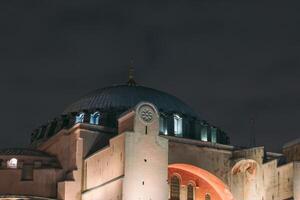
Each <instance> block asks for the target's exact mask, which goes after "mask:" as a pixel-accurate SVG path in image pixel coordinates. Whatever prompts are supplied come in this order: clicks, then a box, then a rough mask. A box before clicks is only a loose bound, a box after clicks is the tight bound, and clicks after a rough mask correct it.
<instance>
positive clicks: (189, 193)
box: [187, 184, 194, 200]
mask: <svg viewBox="0 0 300 200" xmlns="http://www.w3.org/2000/svg"><path fill="white" fill-rule="evenodd" d="M187 200H194V187H193V185H192V184H189V185H188V187H187Z"/></svg>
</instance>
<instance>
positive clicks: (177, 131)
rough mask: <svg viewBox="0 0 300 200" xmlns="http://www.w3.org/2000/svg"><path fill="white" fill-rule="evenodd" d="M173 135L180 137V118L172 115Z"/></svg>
mask: <svg viewBox="0 0 300 200" xmlns="http://www.w3.org/2000/svg"><path fill="white" fill-rule="evenodd" d="M174 134H175V136H182V118H181V117H180V116H179V115H174Z"/></svg>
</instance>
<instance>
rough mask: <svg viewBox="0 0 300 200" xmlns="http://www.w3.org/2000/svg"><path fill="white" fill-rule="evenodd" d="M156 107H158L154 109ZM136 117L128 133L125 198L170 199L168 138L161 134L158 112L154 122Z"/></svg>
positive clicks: (129, 199) (131, 199)
mask: <svg viewBox="0 0 300 200" xmlns="http://www.w3.org/2000/svg"><path fill="white" fill-rule="evenodd" d="M154 110H155V109H154ZM138 112H139V107H138V108H137V109H136V112H135V113H136V114H135V118H134V132H125V133H124V134H125V177H124V187H123V200H150V199H152V200H167V199H168V183H167V179H168V140H167V139H165V138H162V137H160V136H159V135H158V133H159V120H158V113H157V111H154V112H155V113H153V115H152V116H153V120H152V122H151V123H143V122H142V121H141V119H140V118H139V114H138Z"/></svg>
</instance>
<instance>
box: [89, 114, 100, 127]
mask: <svg viewBox="0 0 300 200" xmlns="http://www.w3.org/2000/svg"><path fill="white" fill-rule="evenodd" d="M99 118H100V113H99V112H94V113H92V114H91V115H90V124H95V125H99Z"/></svg>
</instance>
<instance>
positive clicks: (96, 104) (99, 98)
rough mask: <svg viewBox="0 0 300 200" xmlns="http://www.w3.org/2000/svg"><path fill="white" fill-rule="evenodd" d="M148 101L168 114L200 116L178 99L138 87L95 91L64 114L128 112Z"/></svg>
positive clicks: (72, 105)
mask: <svg viewBox="0 0 300 200" xmlns="http://www.w3.org/2000/svg"><path fill="white" fill-rule="evenodd" d="M141 101H147V102H150V103H153V104H154V105H156V107H157V108H158V109H159V110H160V111H163V112H167V113H181V114H185V115H187V116H191V117H196V118H198V114H197V113H196V112H194V111H193V110H192V109H191V108H190V107H189V106H187V105H186V104H185V103H184V102H182V101H181V100H179V99H178V98H176V97H174V96H172V95H170V94H167V93H165V92H162V91H159V90H155V89H152V88H148V87H143V86H138V85H117V86H111V87H105V88H102V89H98V90H95V91H93V92H91V93H89V94H87V95H86V96H84V97H82V98H80V99H79V100H78V101H76V102H75V103H73V104H71V105H70V106H69V107H67V109H66V110H65V111H64V114H67V113H71V112H80V111H83V110H97V109H98V110H101V111H110V110H111V109H114V110H124V111H126V110H128V109H130V108H132V107H134V106H135V105H136V104H138V103H139V102H141Z"/></svg>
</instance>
